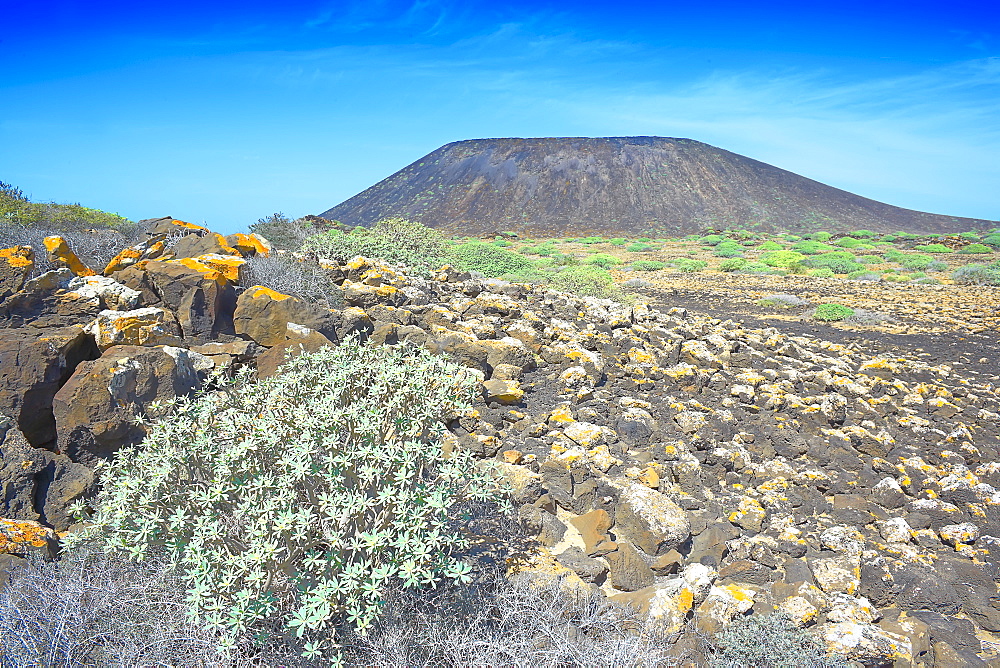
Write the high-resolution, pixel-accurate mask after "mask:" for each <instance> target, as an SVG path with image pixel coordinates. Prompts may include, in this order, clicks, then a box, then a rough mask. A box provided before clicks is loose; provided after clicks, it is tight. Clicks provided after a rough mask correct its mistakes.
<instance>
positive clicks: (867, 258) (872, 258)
mask: <svg viewBox="0 0 1000 668" xmlns="http://www.w3.org/2000/svg"><path fill="white" fill-rule="evenodd" d="M858 262H860V263H861V264H882V258H880V257H879V256H878V255H862V256H861V257H859V258H858Z"/></svg>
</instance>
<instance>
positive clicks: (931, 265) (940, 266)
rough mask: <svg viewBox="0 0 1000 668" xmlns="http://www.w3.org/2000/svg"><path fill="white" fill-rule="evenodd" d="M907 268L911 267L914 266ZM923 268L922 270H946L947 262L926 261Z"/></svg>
mask: <svg viewBox="0 0 1000 668" xmlns="http://www.w3.org/2000/svg"><path fill="white" fill-rule="evenodd" d="M909 268H910V269H913V268H914V267H909ZM923 268H924V271H948V263H947V262H942V261H941V260H934V261H933V262H928V263H927V264H926V265H924V267H923Z"/></svg>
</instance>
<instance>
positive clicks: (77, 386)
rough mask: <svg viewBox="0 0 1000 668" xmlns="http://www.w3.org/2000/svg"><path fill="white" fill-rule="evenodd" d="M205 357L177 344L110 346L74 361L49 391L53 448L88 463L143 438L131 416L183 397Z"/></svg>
mask: <svg viewBox="0 0 1000 668" xmlns="http://www.w3.org/2000/svg"><path fill="white" fill-rule="evenodd" d="M209 368H211V361H210V360H208V359H207V358H205V357H204V356H203V355H199V354H198V353H192V352H190V351H188V350H185V349H183V348H171V347H169V346H157V347H153V348H145V347H140V346H115V347H114V348H110V349H109V350H108V351H107V352H105V353H104V355H103V356H102V357H101V358H100V359H97V360H94V361H91V362H83V363H82V364H80V365H79V366H78V367H77V369H76V372H75V373H74V374H73V376H72V377H71V378H70V379H69V380H68V381H67V382H66V384H65V385H64V386H63V387H62V389H60V390H59V392H58V393H57V394H56V395H55V398H54V399H53V402H52V411H53V413H54V415H55V421H56V426H57V429H58V433H59V439H58V444H59V451H60V452H63V453H65V454H67V455H68V456H69V457H70V459H72V460H73V461H77V462H82V463H85V464H88V465H89V464H92V463H95V462H96V461H98V460H100V459H105V458H108V457H110V456H111V455H113V454H114V453H115V452H116V451H117V450H118V449H119V448H121V447H122V446H124V445H131V444H134V443H138V442H139V441H141V440H142V438H143V437H144V436H145V430H144V428H143V427H142V426H140V425H136V424H135V423H134V422H133V418H134V417H135V416H136V415H137V414H139V413H140V412H141V413H144V414H149V405H150V404H151V403H153V402H154V401H164V400H166V399H171V398H173V397H176V396H184V395H189V394H191V393H192V392H194V391H195V389H197V387H198V386H199V384H200V383H201V375H202V373H203V372H204V371H207V370H208V369H209Z"/></svg>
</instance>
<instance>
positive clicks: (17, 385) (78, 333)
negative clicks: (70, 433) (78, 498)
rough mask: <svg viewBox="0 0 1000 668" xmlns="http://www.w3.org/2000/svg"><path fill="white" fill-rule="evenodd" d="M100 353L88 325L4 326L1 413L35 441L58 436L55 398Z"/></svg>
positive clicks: (0, 342)
mask: <svg viewBox="0 0 1000 668" xmlns="http://www.w3.org/2000/svg"><path fill="white" fill-rule="evenodd" d="M99 356H100V353H99V352H98V350H97V347H96V346H95V345H94V341H93V339H91V338H90V337H89V336H87V334H86V333H85V332H84V331H83V328H82V327H68V328H63V329H54V330H43V331H38V330H35V329H32V328H25V329H0V413H2V414H5V415H8V416H10V417H11V418H13V420H14V421H15V422H16V424H17V428H18V429H20V431H21V432H23V433H24V435H25V437H27V439H28V441H29V442H30V443H31V445H32V446H34V447H41V446H45V445H51V444H53V443H54V442H55V440H56V423H55V419H54V418H53V414H52V400H53V397H55V395H56V393H57V392H58V391H59V388H60V387H62V386H63V383H65V382H66V380H67V379H68V378H69V377H70V376H71V375H72V374H73V372H74V371H75V370H76V368H77V365H79V364H80V363H81V362H83V361H85V360H92V359H96V358H97V357H99Z"/></svg>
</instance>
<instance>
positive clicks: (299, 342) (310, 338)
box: [257, 323, 336, 378]
mask: <svg viewBox="0 0 1000 668" xmlns="http://www.w3.org/2000/svg"><path fill="white" fill-rule="evenodd" d="M288 327H289V329H288V332H289V336H287V337H286V339H285V341H283V342H282V343H280V344H278V345H276V346H273V347H271V348H270V349H269V350H266V351H264V352H263V353H261V354H260V355H258V356H257V375H258V377H260V378H268V377H270V376H273V375H275V374H276V373H277V371H278V369H279V367H281V365H282V364H284V363H285V362H287V361H288V360H290V359H292V358H294V357H298V356H299V355H301V354H302V353H306V352H309V353H314V352H316V351H317V350H319V349H320V348H323V347H324V346H335V345H336V344H335V343H334V342H333V341H331V340H330V339H328V338H326V337H325V336H323V335H322V334H320V333H319V332H317V331H316V330H314V329H308V328H306V327H299V326H298V325H295V324H294V323H289V324H288Z"/></svg>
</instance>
